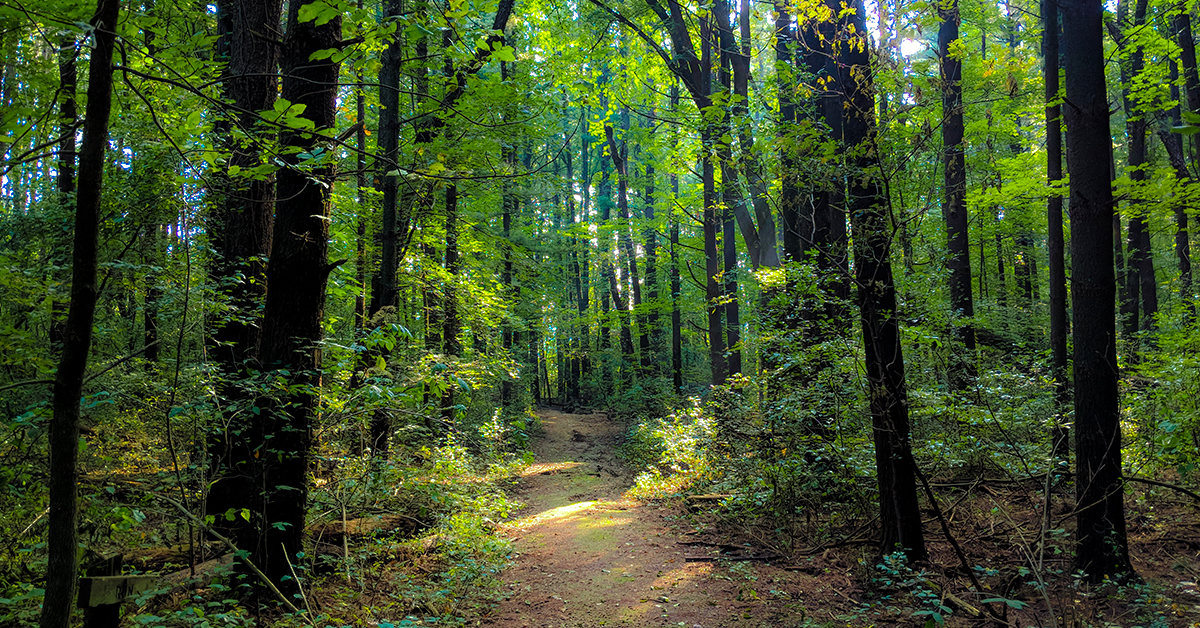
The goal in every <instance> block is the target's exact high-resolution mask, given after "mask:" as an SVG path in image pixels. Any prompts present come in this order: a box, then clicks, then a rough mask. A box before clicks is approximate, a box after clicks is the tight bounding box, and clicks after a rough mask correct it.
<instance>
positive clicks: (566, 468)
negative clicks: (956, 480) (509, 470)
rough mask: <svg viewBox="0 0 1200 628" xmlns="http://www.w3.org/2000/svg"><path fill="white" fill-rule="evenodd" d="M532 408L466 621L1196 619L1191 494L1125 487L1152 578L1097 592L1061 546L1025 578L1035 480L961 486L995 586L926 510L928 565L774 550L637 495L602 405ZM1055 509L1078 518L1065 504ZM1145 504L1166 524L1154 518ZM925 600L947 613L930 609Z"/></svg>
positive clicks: (1065, 622)
mask: <svg viewBox="0 0 1200 628" xmlns="http://www.w3.org/2000/svg"><path fill="white" fill-rule="evenodd" d="M539 414H540V417H541V423H542V428H543V429H542V432H541V434H540V435H539V437H538V438H537V439H536V440H535V441H534V443H533V450H534V453H535V454H536V459H537V461H538V462H537V464H534V465H531V466H530V467H528V468H526V469H525V470H524V472H523V473H522V474H521V475H520V477H519V478H514V479H515V480H516V481H515V483H514V485H513V487H512V489H511V491H510V492H511V493H512V496H513V497H514V498H516V499H518V500H520V501H522V502H524V503H525V507H524V508H523V509H522V510H521V511H519V512H517V513H516V517H515V518H514V520H513V521H511V522H510V523H508V524H506V525H504V526H503V527H502V528H501V529H500V530H499V533H500V534H501V535H502V536H506V537H507V538H509V540H510V541H511V543H512V550H513V561H514V562H513V565H512V566H511V567H510V568H508V569H507V570H505V571H504V572H503V573H501V574H500V578H501V581H502V585H501V587H502V590H501V591H500V592H499V593H500V595H499V596H498V599H497V601H496V602H495V603H493V604H487V605H483V606H481V607H477V610H478V612H477V613H476V614H475V616H474V617H470V618H469V619H468V625H472V624H473V625H482V626H497V627H502V628H509V627H513V628H524V627H530V628H596V627H600V626H683V627H684V628H697V627H698V628H720V627H734V626H736V627H745V628H759V627H763V628H765V627H768V626H769V627H775V626H787V627H788V628H791V627H793V626H796V627H815V626H825V627H830V626H897V625H902V626H922V625H924V626H931V625H932V626H938V625H944V626H975V625H1008V626H1014V627H1018V628H1024V627H1025V626H1068V627H1078V626H1104V627H1116V626H1155V627H1161V628H1168V627H1170V628H1175V627H1180V628H1184V627H1188V628H1193V627H1196V626H1200V621H1198V620H1200V591H1198V590H1197V585H1196V582H1195V581H1196V580H1197V578H1196V577H1195V576H1196V575H1200V571H1198V570H1200V568H1198V567H1197V565H1198V564H1200V560H1198V559H1200V554H1197V552H1196V551H1195V550H1196V549H1197V548H1200V544H1197V545H1192V541H1190V540H1188V539H1192V538H1194V536H1195V532H1196V530H1195V528H1196V527H1197V526H1200V524H1196V523H1195V520H1194V519H1193V516H1192V515H1191V514H1190V513H1193V512H1194V506H1192V505H1188V504H1186V503H1184V504H1180V503H1176V502H1172V503H1162V502H1160V503H1158V504H1156V506H1157V508H1154V509H1151V508H1149V507H1147V504H1140V503H1138V502H1137V501H1136V500H1131V502H1133V503H1131V506H1133V509H1132V510H1133V512H1131V517H1132V522H1131V549H1133V550H1134V551H1133V552H1132V553H1133V555H1134V567H1135V569H1137V571H1138V572H1139V574H1141V576H1142V577H1143V578H1145V580H1143V581H1139V582H1140V584H1139V583H1135V584H1132V585H1129V586H1124V587H1117V586H1115V585H1114V586H1108V587H1101V588H1097V589H1093V590H1088V588H1087V587H1086V586H1083V587H1081V586H1080V584H1079V583H1078V581H1074V582H1073V578H1072V577H1071V575H1070V563H1069V559H1067V558H1066V556H1065V555H1064V553H1062V552H1057V554H1058V555H1057V556H1056V557H1054V558H1047V563H1048V564H1047V566H1046V567H1045V568H1044V569H1045V571H1044V572H1042V573H1043V575H1044V576H1045V577H1046V579H1045V580H1042V581H1043V582H1045V583H1046V585H1047V588H1046V589H1045V593H1039V592H1038V591H1037V589H1036V587H1034V586H1031V585H1035V584H1036V583H1035V582H1033V580H1034V579H1039V580H1040V579H1041V577H1040V576H1038V575H1036V574H1032V573H1031V572H1030V571H1029V570H1028V569H1025V568H1023V567H1022V564H1023V563H1024V564H1028V563H1027V561H1026V560H1023V559H1022V558H1021V556H1022V552H1021V551H1019V550H1020V549H1021V548H1022V547H1024V548H1025V549H1026V553H1028V551H1027V550H1028V543H1029V541H1028V538H1027V537H1028V536H1029V532H1028V529H1029V526H1033V529H1036V525H1035V524H1036V522H1037V521H1038V515H1036V514H1034V512H1033V510H1034V509H1033V508H1030V507H1025V508H1023V507H1021V506H1020V503H1021V502H1022V500H1024V501H1026V502H1030V503H1032V502H1033V501H1036V500H1034V499H1031V498H1030V496H1029V494H1028V491H1026V492H1024V493H1022V492H1018V491H1016V490H1012V491H1011V492H1009V493H1004V494H997V491H999V490H1005V489H1003V488H1000V489H997V490H990V489H989V490H984V491H982V493H985V494H984V495H982V496H970V497H969V498H966V501H965V502H964V501H963V500H964V498H962V497H959V498H958V502H957V503H956V505H959V504H961V505H960V506H959V512H958V514H957V515H956V514H955V512H954V509H953V508H952V509H951V519H956V518H957V520H956V521H954V523H953V525H954V527H955V528H956V530H955V534H956V535H957V536H959V537H960V538H962V539H964V540H969V541H964V542H966V545H967V552H968V554H970V560H971V561H972V564H975V565H980V564H981V565H985V566H987V568H986V569H985V568H984V567H974V570H979V575H980V577H981V579H982V580H983V582H984V587H985V589H986V591H985V592H983V593H972V592H971V584H970V583H969V582H968V581H967V578H966V574H965V571H963V570H962V568H961V566H960V565H961V563H960V562H959V561H958V560H957V559H956V558H955V556H954V554H953V553H952V551H951V548H950V547H949V543H947V542H946V540H945V538H944V536H943V535H942V534H940V530H935V528H936V524H935V523H933V522H932V521H927V522H926V528H927V534H928V536H929V537H930V538H929V539H928V541H929V545H930V551H931V562H930V563H929V564H927V565H924V566H922V567H921V568H919V569H916V568H914V569H909V568H907V567H904V566H903V565H901V566H900V567H899V570H898V571H894V572H893V573H892V575H891V576H890V577H884V578H883V580H881V575H880V574H881V570H880V568H878V567H874V563H875V562H877V561H878V559H877V557H876V556H875V554H874V552H875V550H874V549H873V548H870V547H868V546H864V545H862V544H852V545H851V546H847V547H842V548H840V549H834V550H824V551H820V552H798V553H796V554H794V555H792V556H789V557H784V556H780V555H778V554H774V553H773V552H772V551H771V550H770V549H765V547H766V544H765V543H758V542H756V541H754V540H752V539H753V538H754V537H755V536H756V535H755V534H747V530H749V529H748V528H739V529H732V528H730V527H729V526H728V525H723V524H722V522H721V520H720V518H719V517H715V516H712V515H711V514H705V513H696V512H689V510H688V508H687V507H686V504H685V503H683V501H682V500H671V501H663V502H640V501H636V500H632V499H629V498H628V497H627V491H628V489H629V488H630V486H631V485H632V484H633V481H634V478H635V475H636V472H635V471H634V470H631V469H629V468H628V467H627V466H625V465H624V464H623V462H622V460H621V459H620V458H619V457H618V448H619V446H620V443H621V438H622V434H623V431H624V429H625V426H624V425H622V424H621V423H620V422H618V421H613V420H610V419H609V418H608V417H607V415H605V414H604V413H594V414H568V413H563V412H559V411H556V410H542V411H540V412H539ZM997 499H999V500H1000V502H999V503H1005V502H1012V504H1013V506H1012V507H1013V510H1014V511H1015V512H1024V511H1026V510H1028V511H1029V512H1028V513H1027V514H1025V515H1024V516H1023V517H1022V518H1027V519H1029V521H1022V522H1018V521H1015V520H1013V519H1012V518H1008V519H1004V518H1001V517H999V515H997V514H996V513H997V506H996V504H997V501H996V500H997ZM1138 506H1141V508H1139V507H1138ZM1056 510H1060V511H1061V512H1060V513H1058V514H1059V515H1060V516H1063V517H1064V518H1066V519H1068V520H1069V516H1068V515H1065V514H1064V513H1066V512H1068V511H1069V504H1068V503H1063V504H1062V505H1061V507H1060V509H1056ZM1151 510H1157V512H1156V513H1155V515H1152V516H1151V517H1152V518H1153V519H1154V521H1155V523H1157V524H1158V525H1152V524H1151V519H1148V518H1147V516H1146V511H1151ZM1002 528H1005V529H1003V530H1002ZM767 534H768V535H769V532H768V533H767ZM1164 535H1166V536H1164ZM1176 536H1179V537H1183V536H1186V537H1188V538H1187V539H1183V538H1174V537H1176ZM1160 537H1161V538H1160ZM747 539H751V540H747ZM1165 541H1170V542H1169V543H1165ZM1176 541H1179V542H1178V543H1176ZM802 554H808V555H807V556H803V557H799V556H801V555H802ZM951 591H953V592H957V594H958V596H957V597H956V596H955V595H954V594H953V593H951ZM984 599H989V601H991V600H996V601H992V604H991V608H992V609H993V610H994V611H995V612H996V613H997V614H998V615H1002V616H1003V620H999V621H997V620H996V619H992V618H985V617H983V616H982V615H983V613H982V610H983V609H982V607H983V605H982V604H980V602H981V601H983V600H984ZM969 607H970V608H969ZM931 611H945V612H944V613H942V614H941V616H939V617H935V616H934V615H931V614H930V612H931ZM969 611H970V612H969ZM935 619H939V620H940V621H935Z"/></svg>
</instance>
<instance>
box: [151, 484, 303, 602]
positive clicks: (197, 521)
mask: <svg viewBox="0 0 1200 628" xmlns="http://www.w3.org/2000/svg"><path fill="white" fill-rule="evenodd" d="M146 494H147V495H150V496H153V497H157V498H158V499H161V500H163V501H165V502H167V503H168V504H171V505H172V506H174V507H175V508H177V509H178V510H179V512H181V513H183V516H185V517H187V518H188V519H189V520H191V521H192V523H195V524H196V525H198V526H200V528H201V529H203V530H204V531H205V532H208V533H209V534H211V535H212V536H213V538H215V539H217V540H218V541H220V542H222V543H224V544H225V547H228V548H229V551H231V552H233V554H234V555H235V556H242V559H241V560H242V562H243V563H245V564H246V566H247V567H249V568H250V571H253V572H254V575H256V576H258V579H259V580H261V581H262V583H263V584H265V585H266V586H267V588H268V589H270V590H271V592H272V593H274V594H275V597H276V598H278V599H279V601H280V602H283V605H284V606H286V607H287V609H288V610H289V611H291V612H292V613H294V614H296V615H303V613H302V612H301V611H300V609H298V608H296V605H295V604H292V602H291V600H289V599H287V597H286V596H285V595H284V594H283V592H282V591H280V590H279V587H276V586H275V583H273V582H271V579H270V578H268V577H267V574H265V573H263V572H262V570H260V569H259V568H258V567H257V566H256V565H255V564H254V563H252V562H250V560H249V559H248V558H245V555H246V554H245V552H243V551H242V550H240V549H238V548H237V546H236V545H234V544H233V541H230V540H229V539H227V538H225V536H224V535H222V534H221V533H220V532H217V531H216V530H214V529H212V528H211V527H209V526H208V524H206V523H204V521H202V520H201V519H200V518H199V517H197V516H196V515H193V514H192V513H191V511H189V510H188V509H186V508H184V507H183V504H181V503H179V502H177V501H175V500H173V499H171V498H170V497H167V496H165V495H159V494H157V493H151V492H149V491H146ZM304 617H305V619H306V620H307V621H308V623H309V625H313V624H312V620H311V619H308V617H307V616H304Z"/></svg>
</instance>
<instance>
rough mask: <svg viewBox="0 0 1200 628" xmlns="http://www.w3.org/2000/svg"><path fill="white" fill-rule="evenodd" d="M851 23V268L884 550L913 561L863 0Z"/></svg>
mask: <svg viewBox="0 0 1200 628" xmlns="http://www.w3.org/2000/svg"><path fill="white" fill-rule="evenodd" d="M847 19H848V24H849V26H852V27H853V31H852V32H848V33H847V34H846V35H845V37H844V39H843V40H842V41H840V42H839V45H838V47H837V50H836V54H837V59H838V65H839V69H840V73H839V74H840V79H841V83H842V85H843V88H844V89H845V99H846V101H845V106H844V109H843V110H844V111H845V112H846V114H845V115H846V118H845V121H844V125H843V133H844V141H845V144H846V147H847V152H848V153H849V154H850V155H852V157H851V158H850V159H851V161H852V164H853V167H854V169H855V172H854V173H853V174H852V176H850V189H849V197H848V201H849V208H850V220H851V225H852V227H853V229H854V260H855V262H854V269H855V283H856V284H857V286H858V305H859V312H860V317H861V319H862V329H863V346H864V348H865V350H866V362H867V385H868V387H869V389H870V390H869V398H870V400H871V420H872V431H873V433H874V438H875V465H876V469H877V473H878V479H879V507H880V527H881V538H880V550H881V551H882V552H884V553H890V552H893V551H903V552H904V553H905V555H906V556H907V557H908V559H909V561H912V562H915V561H920V560H925V559H926V558H927V556H928V553H927V551H926V549H925V537H924V535H923V533H922V530H921V510H920V507H919V504H918V502H917V488H916V463H915V461H914V460H913V457H912V444H911V442H910V441H909V423H908V392H907V389H906V384H905V380H904V354H903V351H902V349H901V345H900V321H899V320H898V319H897V316H896V285H895V281H894V279H893V276H892V264H891V259H890V249H891V234H892V229H891V221H890V220H889V218H888V208H887V204H888V199H887V196H886V194H885V193H884V189H883V181H882V176H881V173H880V170H879V159H878V155H875V154H874V152H873V151H874V146H875V141H874V134H875V95H874V88H873V85H872V82H871V76H872V72H871V67H870V60H869V51H870V46H869V45H867V42H866V41H864V40H865V38H866V37H867V33H868V31H867V28H866V17H865V10H864V8H863V4H862V2H861V0H860V1H859V2H856V3H855V13H854V14H853V15H851V16H848V18H847Z"/></svg>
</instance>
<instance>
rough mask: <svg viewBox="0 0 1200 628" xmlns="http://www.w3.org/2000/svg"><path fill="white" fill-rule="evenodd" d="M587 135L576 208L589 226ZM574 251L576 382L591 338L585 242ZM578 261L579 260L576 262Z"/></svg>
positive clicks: (585, 369) (586, 365) (586, 363)
mask: <svg viewBox="0 0 1200 628" xmlns="http://www.w3.org/2000/svg"><path fill="white" fill-rule="evenodd" d="M587 112H588V108H587V107H586V106H585V107H584V108H583V111H582V112H580V116H581V120H586V119H587ZM591 141H592V140H591V134H590V133H588V131H587V125H586V124H584V125H583V133H580V138H579V142H580V148H579V153H580V155H579V159H580V164H579V165H580V178H579V179H580V182H581V187H582V188H583V190H582V194H581V195H580V200H581V203H580V205H579V222H580V223H589V222H590V221H591V215H590V213H589V212H590V211H591V200H592V171H591V160H590V159H588V147H589V146H591ZM576 250H577V251H578V252H579V255H578V258H577V262H576V263H577V266H578V267H577V268H576V271H575V276H576V277H578V278H579V281H578V283H576V284H575V292H576V294H575V300H576V304H577V306H578V308H579V379H583V378H584V377H587V375H588V373H590V372H591V358H590V355H591V350H592V334H591V325H590V323H589V322H588V309H589V305H590V304H591V292H592V286H591V268H592V265H591V261H590V260H589V256H588V252H589V247H588V246H587V243H586V242H579V243H577V248H576ZM580 258H581V259H580ZM577 401H579V402H581V403H590V402H591V399H590V398H588V399H584V398H583V392H582V390H581V391H580V397H579V399H578V400H577Z"/></svg>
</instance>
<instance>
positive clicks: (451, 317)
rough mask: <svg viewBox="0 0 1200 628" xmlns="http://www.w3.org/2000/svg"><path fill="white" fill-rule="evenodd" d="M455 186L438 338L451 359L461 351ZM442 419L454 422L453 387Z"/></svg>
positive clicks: (450, 188) (449, 204) (449, 202)
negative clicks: (441, 318) (443, 307)
mask: <svg viewBox="0 0 1200 628" xmlns="http://www.w3.org/2000/svg"><path fill="white" fill-rule="evenodd" d="M459 270H460V263H459V259H458V186H457V185H456V184H455V183H453V182H451V183H450V184H449V185H447V186H446V275H447V276H448V277H449V278H450V279H449V281H448V282H447V283H446V295H445V301H444V306H445V318H444V319H443V320H442V324H443V328H442V337H443V339H444V340H445V348H444V351H445V353H446V355H447V356H448V357H450V358H451V359H453V358H456V357H458V355H459V354H460V353H462V344H461V343H460V342H459V340H458V334H459V332H461V331H462V330H461V328H460V327H461V326H460V323H459V318H458V272H459ZM442 418H443V419H444V420H445V421H446V422H447V423H450V424H453V423H454V418H455V410H454V386H449V387H448V388H446V393H445V395H443V397H442Z"/></svg>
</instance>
